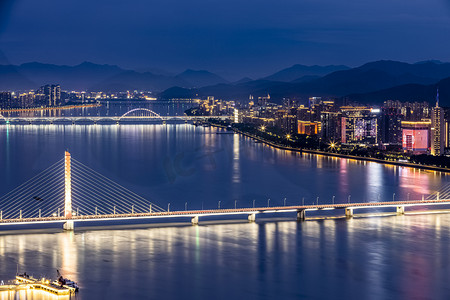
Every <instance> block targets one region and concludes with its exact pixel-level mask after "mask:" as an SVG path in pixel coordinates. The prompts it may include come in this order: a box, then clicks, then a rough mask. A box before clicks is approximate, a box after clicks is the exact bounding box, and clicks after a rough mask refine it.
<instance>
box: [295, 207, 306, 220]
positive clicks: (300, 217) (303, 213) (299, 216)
mask: <svg viewBox="0 0 450 300" xmlns="http://www.w3.org/2000/svg"><path fill="white" fill-rule="evenodd" d="M305 219H306V211H305V210H304V209H302V210H299V211H297V221H305Z"/></svg>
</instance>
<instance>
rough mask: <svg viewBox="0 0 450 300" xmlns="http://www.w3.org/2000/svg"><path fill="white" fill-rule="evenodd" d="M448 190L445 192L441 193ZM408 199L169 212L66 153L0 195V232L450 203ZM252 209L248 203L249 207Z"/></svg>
mask: <svg viewBox="0 0 450 300" xmlns="http://www.w3.org/2000/svg"><path fill="white" fill-rule="evenodd" d="M446 192H448V190H446ZM431 197H433V196H430V197H429V198H427V199H424V198H422V200H412V201H385V202H368V203H367V202H365V203H351V202H350V197H349V200H348V202H347V203H338V204H318V203H317V204H312V205H290V206H276V207H270V205H269V204H270V203H269V202H268V205H267V206H266V207H250V208H238V207H236V204H235V208H233V209H221V208H220V207H219V208H218V209H206V210H187V207H186V209H185V210H184V211H170V209H169V208H170V206H169V205H170V204H169V205H168V207H167V210H165V209H163V208H161V207H160V206H158V205H156V204H155V203H153V202H151V201H148V200H147V199H144V198H142V197H140V196H139V195H137V194H135V193H133V192H132V191H130V190H128V189H126V188H125V187H122V186H121V185H119V184H117V183H115V182H113V181H112V180H110V179H109V178H107V177H105V176H103V175H101V174H100V173H98V172H96V171H94V170H92V169H90V168H89V167H87V166H85V165H83V164H82V163H80V162H78V161H77V160H75V159H72V158H71V155H70V153H68V152H66V153H65V157H64V159H62V160H60V161H58V162H57V163H55V164H54V165H52V166H50V167H49V168H47V169H46V170H44V171H43V172H41V173H40V174H38V175H36V176H35V177H33V178H32V179H30V180H28V181H27V182H25V183H24V184H22V185H20V186H19V187H17V188H16V189H14V190H12V191H11V192H9V193H8V194H6V195H4V196H3V197H0V229H1V228H2V225H20V224H45V223H62V224H63V228H64V229H65V230H73V229H74V223H75V222H85V221H93V222H95V221H107V220H117V221H120V220H131V219H154V220H157V219H161V218H164V219H173V218H188V219H189V220H190V222H191V223H192V224H194V225H195V224H198V223H199V218H204V217H208V216H215V217H216V218H217V217H219V218H222V219H225V218H227V216H230V215H244V216H246V218H247V219H248V221H250V222H254V221H255V220H256V215H258V214H268V213H269V214H273V213H288V212H294V213H296V214H297V219H298V220H305V219H306V213H307V212H311V211H318V212H320V211H328V210H342V211H343V212H344V214H345V216H346V217H347V218H352V217H353V216H354V211H355V210H359V209H374V208H378V209H379V208H394V209H395V211H396V214H398V215H403V214H404V213H405V208H407V207H418V206H422V207H429V206H436V205H438V206H444V205H445V206H448V205H450V199H440V197H439V193H437V194H436V195H435V198H434V199H431ZM253 206H254V205H253Z"/></svg>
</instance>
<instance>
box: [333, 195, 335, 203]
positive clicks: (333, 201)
mask: <svg viewBox="0 0 450 300" xmlns="http://www.w3.org/2000/svg"><path fill="white" fill-rule="evenodd" d="M334 197H335V196H333V205H334Z"/></svg>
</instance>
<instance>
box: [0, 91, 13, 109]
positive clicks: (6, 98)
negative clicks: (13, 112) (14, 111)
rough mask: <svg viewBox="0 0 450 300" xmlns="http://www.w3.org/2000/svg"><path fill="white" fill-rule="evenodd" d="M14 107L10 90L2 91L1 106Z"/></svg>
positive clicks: (0, 93)
mask: <svg viewBox="0 0 450 300" xmlns="http://www.w3.org/2000/svg"><path fill="white" fill-rule="evenodd" d="M11 107H12V96H11V93H10V92H0V108H2V109H9V108H11Z"/></svg>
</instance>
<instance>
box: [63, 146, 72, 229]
mask: <svg viewBox="0 0 450 300" xmlns="http://www.w3.org/2000/svg"><path fill="white" fill-rule="evenodd" d="M64 187H65V189H64V217H65V218H67V219H70V218H72V174H71V168H70V153H69V151H66V152H65V158H64ZM73 227H74V226H73V221H72V220H67V222H66V223H64V226H63V228H64V229H65V230H73Z"/></svg>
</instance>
